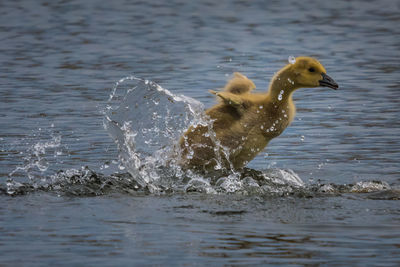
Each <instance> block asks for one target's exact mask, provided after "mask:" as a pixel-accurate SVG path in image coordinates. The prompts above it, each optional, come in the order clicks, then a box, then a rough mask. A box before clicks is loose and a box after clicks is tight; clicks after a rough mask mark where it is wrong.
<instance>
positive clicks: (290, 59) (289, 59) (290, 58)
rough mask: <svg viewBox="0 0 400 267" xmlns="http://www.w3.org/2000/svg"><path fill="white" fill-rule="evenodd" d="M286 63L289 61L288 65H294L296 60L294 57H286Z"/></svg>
mask: <svg viewBox="0 0 400 267" xmlns="http://www.w3.org/2000/svg"><path fill="white" fill-rule="evenodd" d="M288 61H289V63H290V64H292V65H293V64H294V63H296V58H295V57H294V56H289V57H288Z"/></svg>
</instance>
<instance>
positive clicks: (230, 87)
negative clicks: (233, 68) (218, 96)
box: [224, 72, 256, 95]
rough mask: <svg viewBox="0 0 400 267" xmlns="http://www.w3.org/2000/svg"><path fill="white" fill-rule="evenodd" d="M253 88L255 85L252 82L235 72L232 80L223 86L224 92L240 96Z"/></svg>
mask: <svg viewBox="0 0 400 267" xmlns="http://www.w3.org/2000/svg"><path fill="white" fill-rule="evenodd" d="M254 88H256V85H255V84H254V83H253V81H252V80H250V79H249V78H247V77H246V76H245V75H243V74H241V73H239V72H235V73H233V78H232V79H231V80H230V81H229V82H228V83H227V84H226V85H225V87H224V91H226V92H230V93H232V94H236V95H241V94H244V93H249V92H250V91H252V90H253V89H254Z"/></svg>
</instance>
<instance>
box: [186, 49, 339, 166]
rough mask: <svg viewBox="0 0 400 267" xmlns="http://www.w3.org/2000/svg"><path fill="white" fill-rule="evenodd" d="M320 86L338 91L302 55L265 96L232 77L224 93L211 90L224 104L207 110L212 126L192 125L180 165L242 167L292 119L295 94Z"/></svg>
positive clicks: (317, 64)
mask: <svg viewBox="0 0 400 267" xmlns="http://www.w3.org/2000/svg"><path fill="white" fill-rule="evenodd" d="M318 86H324V87H330V88H332V89H337V88H338V85H337V83H336V82H335V81H334V80H333V79H332V78H330V77H329V76H328V75H327V74H326V70H325V68H324V67H323V66H322V64H321V63H320V62H318V61H317V60H316V59H314V58H310V57H298V58H296V60H295V62H293V64H288V65H286V66H285V67H284V68H282V69H281V70H280V71H279V72H278V73H276V74H275V76H274V77H273V78H272V80H271V83H270V85H269V90H268V92H267V93H257V94H255V93H251V91H252V90H253V89H254V88H255V87H256V86H255V85H254V83H253V82H252V81H251V80H250V79H248V78H247V77H246V76H244V75H242V74H240V73H237V72H236V73H234V77H233V78H232V80H230V81H229V82H228V83H227V84H226V86H225V88H224V90H223V91H221V92H216V91H210V92H211V93H213V94H215V95H216V96H217V97H218V98H219V100H220V101H219V103H218V104H216V105H215V106H213V107H211V108H210V109H208V110H207V111H206V114H207V115H208V116H209V117H210V119H211V120H210V121H211V122H210V125H197V126H195V127H193V126H192V127H190V128H189V129H188V130H187V131H186V132H185V133H184V135H183V136H182V137H181V139H180V141H179V145H180V148H181V165H182V166H183V167H184V168H191V169H196V170H199V171H208V170H212V169H240V168H243V167H244V166H245V165H246V164H247V163H248V162H249V161H251V160H252V159H253V158H254V157H255V156H256V155H257V154H258V153H259V152H261V151H262V150H263V149H264V148H265V147H266V146H267V144H268V142H269V141H270V140H271V139H272V138H275V137H277V136H279V135H280V134H281V133H282V132H283V131H284V130H285V129H286V127H288V126H289V125H290V123H291V122H292V121H293V119H294V117H295V114H296V107H295V105H294V103H293V99H292V95H293V92H294V91H295V90H297V89H299V88H302V87H318Z"/></svg>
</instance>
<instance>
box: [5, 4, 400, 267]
mask: <svg viewBox="0 0 400 267" xmlns="http://www.w3.org/2000/svg"><path fill="white" fill-rule="evenodd" d="M399 23H400V3H399V2H398V1H388V0H384V1H368V2H364V1H330V2H329V1H320V2H314V1H308V0H306V1H290V0H288V1H261V0H260V1H239V0H238V1H168V2H165V1H144V2H140V1H136V2H135V1H94V0H93V1H33V0H32V1H29V0H21V1H1V2H0V125H1V126H0V201H1V203H2V205H0V265H6V266H15V265H25V266H30V265H40V266H43V265H68V266H70V265H94V264H96V265H104V266H110V265H172V266H175V265H206V264H211V265H248V264H256V265H261V264H271V265H278V264H284V265H294V266H310V265H311V266H314V265H315V266H318V265H346V266H378V265H379V266H398V265H399V264H400V206H399V203H398V200H399V199H400V164H399V162H400V135H399V133H400V131H399V130H400V120H399V117H400V101H399V99H400V82H399V80H400V63H399V62H400V28H399V27H398V25H399ZM291 55H293V56H300V55H304V56H313V57H316V58H318V59H319V60H320V61H321V62H322V64H323V65H324V66H325V68H326V69H327V72H328V74H329V75H330V76H331V77H333V78H334V79H335V80H336V81H337V82H338V84H339V85H340V89H339V90H338V91H333V90H329V89H326V88H314V89H301V90H299V91H297V92H296V93H295V95H294V97H295V100H296V104H297V108H298V112H297V117H296V119H295V121H294V122H293V124H292V125H291V126H290V127H289V128H288V129H286V131H285V132H284V133H283V135H282V136H280V137H278V138H276V139H274V140H273V141H272V142H271V143H270V144H269V146H268V147H267V149H266V150H265V151H263V152H262V153H261V154H260V155H259V156H258V157H257V158H256V159H254V160H253V161H252V162H251V163H250V164H249V165H248V167H249V168H250V169H248V170H247V171H246V173H242V174H240V175H242V177H240V178H241V179H239V178H238V177H236V178H235V177H234V178H232V177H225V178H223V179H222V180H221V179H220V180H217V181H215V179H211V178H210V177H198V176H195V175H193V176H190V177H186V176H184V177H182V176H179V175H178V176H177V172H175V171H176V170H174V171H171V170H168V169H167V170H165V169H162V170H159V167H160V165H159V162H158V161H157V159H160V158H162V155H160V154H153V155H152V156H153V157H150V160H149V158H146V160H144V159H143V158H142V162H145V163H146V166H145V167H143V166H142V167H141V168H140V172H139V173H138V176H135V170H134V168H132V166H126V162H124V157H126V156H127V155H128V156H129V155H130V154H129V153H128V154H126V153H125V155H121V154H120V153H119V149H118V145H119V146H120V149H121V142H120V143H118V140H117V143H116V142H114V140H113V138H112V137H111V136H114V138H115V136H116V135H115V132H114V135H113V133H112V131H111V130H110V129H107V130H106V129H104V125H103V123H104V112H105V110H106V107H107V106H110V105H111V104H110V101H109V98H110V94H111V95H112V94H113V91H112V90H113V88H117V91H118V92H122V95H121V96H119V97H115V99H113V101H114V102H113V103H112V104H113V105H115V103H117V104H118V103H121V101H122V102H123V99H124V97H123V95H124V92H125V93H126V92H127V90H129V89H132V88H134V87H135V86H136V87H135V88H139V89H141V90H142V91H134V90H133V91H130V94H129V92H128V93H127V94H128V97H125V103H127V105H129V104H132V105H133V104H134V101H133V100H134V98H135V96H136V94H137V97H138V96H139V95H140V94H139V93H140V92H141V93H143V92H144V91H143V90H147V89H148V90H149V94H151V97H150V98H146V99H152V100H154V99H156V100H157V101H158V98H160V99H161V102H160V103H159V104H158V106H157V110H156V111H157V112H158V113H157V114H156V115H154V114H153V113H150V110H151V112H153V110H152V108H139V112H137V113H130V115H129V116H131V117H130V118H133V119H136V120H138V121H140V120H141V118H143V120H144V118H147V117H146V116H148V115H149V114H150V115H151V114H153V115H154V116H156V117H157V116H158V117H157V118H156V121H157V122H166V123H165V125H167V124H168V123H170V125H171V127H170V128H171V129H172V128H174V127H175V128H174V129H176V132H172V133H170V132H169V133H170V134H171V135H170V136H169V137H170V138H171V137H174V134H175V135H179V132H180V131H182V130H184V129H183V128H179V127H177V126H176V125H178V124H179V123H182V120H180V119H179V118H177V117H176V116H171V114H167V113H162V110H163V109H162V108H163V107H167V102H168V101H166V102H163V101H162V99H166V98H165V97H164V96H165V93H163V92H164V91H163V90H165V89H166V90H168V91H169V92H170V93H171V94H172V95H174V96H179V95H184V96H187V97H189V98H188V99H189V100H188V101H194V100H190V99H191V98H193V99H196V100H197V101H200V102H202V103H203V104H204V106H205V107H206V108H207V107H210V106H212V105H213V104H214V103H215V99H214V97H213V96H212V95H211V94H210V93H208V89H216V88H220V87H222V86H224V84H225V82H226V81H227V80H228V79H229V77H230V75H231V74H232V73H233V72H234V71H240V72H242V73H244V74H245V75H247V76H248V77H249V78H251V79H252V80H253V81H254V82H255V84H256V86H257V90H258V91H263V90H266V88H267V87H268V83H269V80H270V78H271V77H272V76H273V74H274V72H276V71H278V70H279V69H280V68H281V67H283V66H284V65H285V64H287V59H288V57H289V56H291ZM133 77H134V78H133ZM123 78H127V79H126V80H125V81H124V82H121V83H119V84H118V86H117V87H116V83H117V82H118V81H120V80H121V79H123ZM136 78H140V79H144V80H149V81H152V82H150V83H148V84H146V83H145V82H144V81H140V80H136ZM153 82H154V83H153ZM155 83H157V84H158V85H159V86H160V88H162V92H161V91H160V92H159V91H157V90H154V88H156V85H155ZM146 86H147V87H146ZM152 86H153V87H152ZM152 88H153V91H151V90H150V89H152ZM154 92H159V93H154ZM140 96H142V95H140ZM163 97H164V98H163ZM132 99H133V100H132ZM140 101H141V100H140V99H139V100H138V102H139V103H140ZM185 101H186V100H185ZM178 102H179V101H178ZM143 103H144V102H143ZM157 103H158V102H157ZM168 103H169V102H168ZM185 103H186V102H185ZM191 103H192V104H193V105H195V106H196V105H199V102H195V101H194V102H191ZM168 105H171V104H170V103H169V104H168ZM168 107H169V108H175V107H176V108H177V109H178V110H185V109H184V105H183V104H182V103H181V102H180V104H179V103H178V104H177V105H175V104H173V105H172V106H168ZM168 110H169V109H168ZM116 116H119V117H118V118H119V119H121V120H122V121H123V120H124V118H125V117H124V116H125V114H122V115H121V113H119V114H117V115H116ZM126 116H128V115H126ZM148 122H151V121H150V120H148ZM185 123H186V122H185ZM179 125H180V126H182V125H181V124H179ZM117 130H118V129H117ZM110 131H111V132H110ZM143 133H144V132H143ZM124 134H125V135H123V136H120V137H121V138H122V137H125V136H129V135H128V133H127V132H124ZM144 134H148V131H147V132H146V133H144ZM110 135H111V136H110ZM146 136H147V135H146ZM124 140H125V139H124ZM145 141H146V142H147V141H149V142H150V141H151V142H157V140H150V139H149V140H145ZM163 142H166V141H165V140H164V141H163ZM143 144H144V143H143V142H142V143H140V142H138V143H136V147H138V148H139V147H140V146H141V145H143ZM127 147H129V146H127ZM133 154H134V155H136V154H135V153H133ZM143 160H144V161H143ZM154 160H155V161H157V162H156V163H155V161H154ZM124 163H125V164H124ZM153 171H154V172H153ZM171 172H172V173H173V175H172V174H171ZM129 173H130V174H132V175H130V174H129ZM178 174H179V172H178ZM146 175H148V177H147V176H146ZM235 179H236V180H235ZM299 179H300V180H299ZM146 183H147V185H146ZM144 184H145V185H144Z"/></svg>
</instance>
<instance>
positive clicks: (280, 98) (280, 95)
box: [278, 90, 285, 101]
mask: <svg viewBox="0 0 400 267" xmlns="http://www.w3.org/2000/svg"><path fill="white" fill-rule="evenodd" d="M283 93H285V91H283V90H281V91H280V92H279V95H278V100H279V101H281V100H282V96H283Z"/></svg>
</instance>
